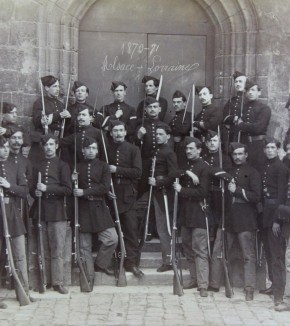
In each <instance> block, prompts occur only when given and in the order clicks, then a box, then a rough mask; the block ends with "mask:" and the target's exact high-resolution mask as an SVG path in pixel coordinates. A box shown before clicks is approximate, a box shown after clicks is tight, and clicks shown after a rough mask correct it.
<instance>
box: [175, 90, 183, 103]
mask: <svg viewBox="0 0 290 326" xmlns="http://www.w3.org/2000/svg"><path fill="white" fill-rule="evenodd" d="M180 97H182V100H183V101H184V102H186V96H185V95H184V94H183V93H182V92H181V91H178V90H177V91H175V92H174V94H173V95H172V98H180Z"/></svg>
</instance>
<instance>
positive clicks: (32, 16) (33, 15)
mask: <svg viewBox="0 0 290 326" xmlns="http://www.w3.org/2000/svg"><path fill="white" fill-rule="evenodd" d="M40 10H41V6H40V5H39V4H38V3H36V2H35V1H31V0H17V1H16V5H15V9H14V19H15V20H16V21H26V22H33V21H34V22H36V21H37V20H38V19H39V11H40Z"/></svg>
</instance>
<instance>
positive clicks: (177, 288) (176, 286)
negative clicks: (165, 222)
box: [171, 178, 184, 296]
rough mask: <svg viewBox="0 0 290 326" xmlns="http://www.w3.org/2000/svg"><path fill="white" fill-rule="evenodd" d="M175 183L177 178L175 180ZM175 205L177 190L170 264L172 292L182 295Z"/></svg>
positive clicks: (175, 199) (174, 209)
mask: <svg viewBox="0 0 290 326" xmlns="http://www.w3.org/2000/svg"><path fill="white" fill-rule="evenodd" d="M175 181H176V182H177V183H178V182H179V179H178V178H176V180H175ZM177 207H178V192H177V191H175V193H174V208H173V221H172V238H171V264H172V268H173V272H174V276H173V294H177V295H178V296H182V295H183V294H184V293H183V288H182V285H181V280H180V276H179V273H178V266H177V265H178V262H177V257H176V233H177Z"/></svg>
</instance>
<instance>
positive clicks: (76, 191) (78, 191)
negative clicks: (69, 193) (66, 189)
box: [73, 189, 84, 197]
mask: <svg viewBox="0 0 290 326" xmlns="http://www.w3.org/2000/svg"><path fill="white" fill-rule="evenodd" d="M73 194H74V196H75V197H82V196H83V195H84V190H83V189H74V190H73Z"/></svg>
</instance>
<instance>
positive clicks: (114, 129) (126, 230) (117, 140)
mask: <svg viewBox="0 0 290 326" xmlns="http://www.w3.org/2000/svg"><path fill="white" fill-rule="evenodd" d="M110 129H111V131H110V134H111V139H109V146H108V147H107V152H108V160H109V167H110V172H111V174H112V180H113V184H114V190H115V194H116V196H117V206H118V212H119V216H120V222H121V227H122V231H123V234H124V243H125V248H126V254H127V255H126V258H125V262H124V267H125V269H126V271H128V272H132V273H133V274H134V275H135V276H136V277H142V276H143V275H144V274H143V272H142V271H141V270H140V269H139V268H138V262H139V260H140V258H139V257H140V253H139V248H138V246H139V242H138V219H137V211H136V204H137V203H136V200H137V187H136V186H137V182H138V179H139V178H140V177H141V173H142V161H141V154H140V151H139V148H138V147H137V146H135V145H133V144H130V143H128V142H127V141H126V140H125V136H126V129H125V124H124V123H123V122H122V121H111V126H110Z"/></svg>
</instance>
